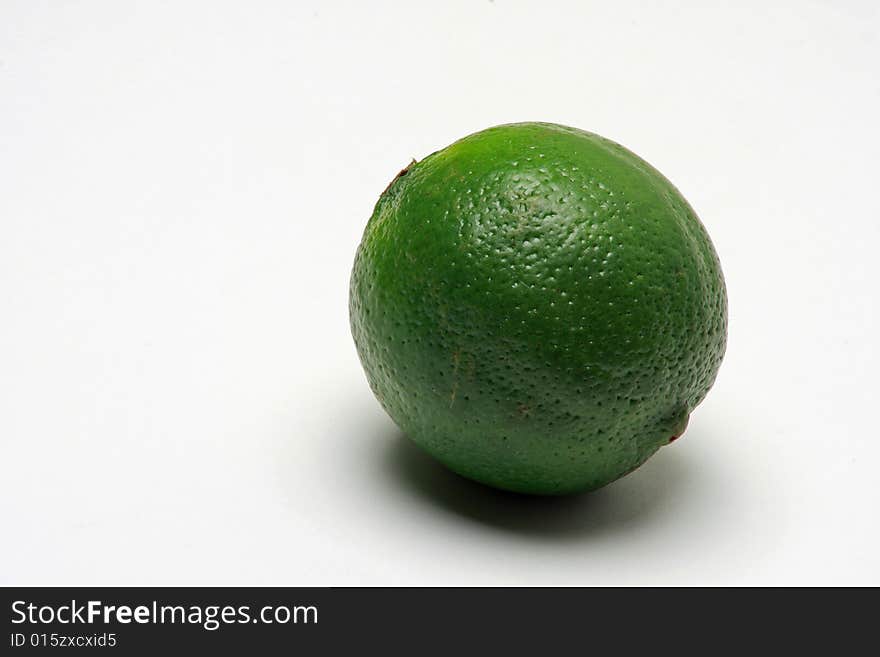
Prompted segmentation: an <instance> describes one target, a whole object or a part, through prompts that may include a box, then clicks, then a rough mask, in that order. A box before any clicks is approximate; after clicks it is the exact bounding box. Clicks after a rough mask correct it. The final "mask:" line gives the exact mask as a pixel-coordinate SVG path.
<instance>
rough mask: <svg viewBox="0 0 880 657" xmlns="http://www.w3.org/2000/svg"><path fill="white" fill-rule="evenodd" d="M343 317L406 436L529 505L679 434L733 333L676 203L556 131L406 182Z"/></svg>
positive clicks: (504, 133)
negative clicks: (523, 496) (528, 496)
mask: <svg viewBox="0 0 880 657" xmlns="http://www.w3.org/2000/svg"><path fill="white" fill-rule="evenodd" d="M350 313H351V327H352V333H353V335H354V340H355V344H356V346H357V350H358V354H359V355H360V359H361V362H362V364H363V366H364V369H365V371H366V374H367V378H368V380H369V383H370V386H371V388H372V390H373V392H374V393H375V395H376V397H377V398H378V400H379V401H380V402H381V404H382V406H383V407H384V408H385V410H386V411H387V412H388V414H389V415H390V416H391V418H392V419H393V420H394V421H395V422H396V423H397V424H398V425H399V426H400V428H401V429H402V430H403V431H404V432H405V433H406V435H408V436H409V437H410V438H411V439H412V440H413V441H415V442H416V443H417V444H418V445H419V446H421V447H422V448H423V449H424V450H426V451H427V452H428V453H429V454H431V455H433V456H434V457H435V458H436V459H437V460H439V461H441V462H442V463H444V464H446V465H447V466H448V467H449V468H451V469H452V470H454V471H455V472H457V473H459V474H461V475H463V476H465V477H468V478H470V479H474V480H476V481H480V482H482V483H485V484H488V485H490V486H495V487H498V488H503V489H507V490H512V491H519V492H524V493H536V494H562V493H570V492H574V491H580V490H591V489H595V488H598V487H600V486H603V485H605V484H607V483H609V482H611V481H614V480H615V479H617V478H618V477H621V476H622V475H625V474H626V473H628V472H630V471H632V470H633V469H635V468H637V467H638V466H639V465H641V464H642V463H644V462H645V460H646V459H648V458H649V457H650V456H651V455H652V454H653V453H654V452H656V451H657V450H658V449H659V448H660V447H662V446H663V445H666V444H667V443H669V442H670V441H671V440H673V439H675V438H676V437H678V436H679V435H680V434H681V433H682V432H683V431H684V429H685V427H686V425H687V421H688V417H689V415H690V413H691V411H692V410H693V409H694V408H695V407H696V406H697V404H699V403H700V402H701V401H702V399H703V398H704V397H705V395H706V393H707V392H708V390H709V388H710V387H711V386H712V383H713V382H714V380H715V376H716V373H717V372H718V367H719V365H720V364H721V359H722V356H723V355H724V349H725V343H726V334H727V300H726V293H725V287H724V279H723V277H722V274H721V267H720V264H719V261H718V256H717V255H716V253H715V250H714V248H713V247H712V244H711V242H710V240H709V236H708V235H707V233H706V230H705V228H704V227H703V225H702V224H701V223H700V220H699V219H698V218H697V216H696V214H695V213H694V211H693V209H692V208H691V207H690V205H688V203H687V201H685V199H684V198H683V197H682V195H681V194H680V193H679V192H678V190H677V189H676V188H675V187H674V186H673V185H672V183H670V182H669V181H668V180H667V179H666V178H664V177H663V175H661V174H660V173H659V172H658V171H657V170H656V169H654V168H653V167H652V166H651V165H649V164H648V163H646V162H645V161H644V160H642V159H640V158H639V157H638V156H636V155H634V154H633V153H631V152H630V151H628V150H626V149H625V148H623V147H622V146H620V145H618V144H616V143H614V142H612V141H609V140H607V139H604V138H602V137H599V136H598V135H595V134H592V133H589V132H584V131H581V130H577V129H574V128H568V127H564V126H560V125H554V124H549V123H519V124H512V125H503V126H498V127H494V128H490V129H488V130H484V131H482V132H478V133H476V134H473V135H470V136H469V137H465V138H464V139H462V140H460V141H457V142H455V143H454V144H452V145H451V146H449V147H447V148H444V149H443V150H441V151H438V152H436V153H433V154H431V155H429V156H428V157H426V158H425V159H423V160H422V161H421V162H414V163H413V164H411V165H410V166H408V167H407V168H406V169H404V170H403V171H401V172H400V173H399V174H398V176H397V177H396V178H395V179H394V180H393V181H392V183H391V184H390V185H389V186H388V188H387V189H386V190H385V192H384V193H383V194H382V196H381V197H380V198H379V201H378V202H377V204H376V207H375V210H374V211H373V215H372V217H371V218H370V220H369V223H368V224H367V227H366V230H365V232H364V236H363V240H362V242H361V245H360V247H359V249H358V251H357V256H356V258H355V263H354V269H353V272H352V277H351V294H350Z"/></svg>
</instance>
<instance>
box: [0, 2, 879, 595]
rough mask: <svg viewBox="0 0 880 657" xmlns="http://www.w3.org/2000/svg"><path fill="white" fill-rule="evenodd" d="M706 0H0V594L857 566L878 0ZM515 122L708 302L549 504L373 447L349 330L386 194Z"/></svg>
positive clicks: (868, 486) (867, 522)
mask: <svg viewBox="0 0 880 657" xmlns="http://www.w3.org/2000/svg"><path fill="white" fill-rule="evenodd" d="M733 4H734V3H705V2H700V3H697V2H693V3H685V2H676V3H671V2H664V3H654V2H644V3H627V2H593V3H586V2H571V3H562V2H551V1H547V0H544V1H541V2H531V3H526V2H513V1H510V0H495V2H489V1H477V0H473V1H468V2H464V1H459V2H439V1H436V2H394V3H392V2H386V3H384V4H377V3H363V2H351V3H333V4H330V3H321V2H314V3H306V2H238V3H217V2H205V3H191V2H109V1H108V2H61V1H58V2H36V1H32V2H28V1H21V2H9V1H7V2H4V3H3V4H2V8H0V446H2V455H0V514H2V516H0V522H2V530H0V531H2V539H0V583H4V584H95V585H97V584H127V585H134V584H181V585H183V584H217V585H220V584H254V585H263V584H266V585H268V584H277V585H307V584H308V585H327V584H351V585H355V584H380V585H381V584H875V585H876V584H880V526H878V524H880V521H878V516H880V513H878V503H880V484H878V478H880V477H878V473H880V429H878V427H880V414H878V404H877V393H878V385H877V381H878V377H877V372H878V369H880V359H878V348H877V342H878V337H880V330H878V328H880V327H878V312H877V306H878V296H880V295H878V280H880V267H878V249H880V234H878V225H880V188H878V153H880V130H878V117H880V13H878V9H877V6H878V5H877V3H873V2H867V1H866V2H854V1H850V2H835V3H832V2H746V3H736V6H732V5H733ZM728 5H731V6H728ZM523 120H543V121H554V122H559V123H565V124H569V125H573V126H577V127H581V128H584V129H588V130H591V131H594V132H598V133H600V134H602V135H605V136H607V137H609V138H611V139H614V140H616V141H619V142H621V143H623V144H624V145H626V146H628V147H629V148H631V149H632V150H634V151H635V152H637V153H639V154H640V155H641V156H642V157H644V158H645V159H647V160H648V161H650V162H651V163H653V164H654V165H655V166H657V167H658V168H659V169H660V170H661V171H663V172H664V173H665V174H666V175H667V176H668V177H669V178H670V179H671V180H672V181H673V182H674V183H675V184H676V185H677V186H678V187H679V188H680V189H681V191H682V192H683V193H684V194H685V196H687V198H688V199H689V200H690V201H691V203H692V204H693V205H694V207H695V208H696V209H697V211H698V213H699V214H700V216H701V217H702V219H703V221H704V223H705V224H706V226H707V228H708V230H709V232H710V234H711V235H712V237H713V240H714V242H715V245H716V248H717V250H718V252H719V254H720V256H721V259H722V263H723V266H724V271H725V274H726V277H727V282H728V286H729V295H730V316H731V321H730V338H729V348H728V353H727V357H726V360H725V362H724V365H723V366H722V369H721V373H720V376H719V378H718V381H717V384H716V386H715V388H714V389H713V390H712V392H711V393H710V395H709V397H708V399H707V400H706V401H705V403H704V404H703V405H702V406H701V407H700V408H699V409H698V410H697V411H696V413H695V414H694V416H693V417H692V419H691V426H690V429H689V430H688V432H687V434H686V436H685V437H684V438H683V439H682V440H680V441H678V442H677V443H676V444H675V445H674V446H671V447H669V448H666V449H663V450H661V453H659V454H658V455H657V456H656V457H655V458H653V459H652V460H651V461H650V462H649V463H648V464H647V465H645V466H644V467H643V468H641V469H640V470H639V471H637V472H636V473H634V474H632V475H631V476H628V477H626V478H625V479H623V480H621V481H620V482H618V483H615V484H613V485H611V486H609V487H607V488H606V489H603V490H602V491H600V492H598V493H595V494H592V495H586V496H580V497H574V498H566V499H528V498H518V497H515V496H509V495H503V494H498V493H495V492H492V491H490V490H488V489H484V488H482V487H479V486H477V485H473V484H469V483H467V482H464V481H462V480H460V479H458V478H456V477H454V476H453V475H450V474H448V473H447V472H446V471H445V470H443V469H442V468H441V467H440V466H437V465H435V464H434V463H433V462H432V461H430V460H429V459H427V458H426V457H424V456H422V455H421V453H420V452H418V451H417V450H416V449H415V448H414V447H411V446H410V445H409V444H408V443H406V442H404V439H403V438H402V437H401V436H400V434H399V432H398V431H397V430H396V429H395V428H394V426H393V425H392V423H391V422H390V420H389V419H388V418H387V417H386V416H385V415H384V413H383V412H382V410H381V409H380V407H379V405H378V403H376V401H375V400H374V399H373V398H372V395H371V393H370V391H369V389H368V387H367V384H366V380H365V378H364V376H363V373H362V371H361V369H360V365H359V363H358V360H357V356H356V353H355V350H354V347H353V344H352V340H351V338H350V335H349V328H348V317H347V312H348V309H347V295H348V277H349V271H350V266H351V262H352V259H353V256H354V252H355V248H356V246H357V243H358V241H359V239H360V235H361V232H362V230H363V227H364V225H365V223H366V220H367V218H368V216H369V215H370V212H371V210H372V206H373V203H374V202H375V200H376V198H377V197H378V195H379V193H380V192H381V190H382V189H383V188H384V187H385V185H386V184H387V183H388V181H389V180H390V179H391V178H392V177H393V176H394V174H395V173H396V172H397V171H398V170H399V169H400V168H401V166H402V165H404V164H406V163H407V162H409V160H410V159H411V158H413V157H415V158H421V157H424V156H425V155H427V154H428V153H430V152H431V151H433V150H436V149H438V148H441V147H443V146H445V145H447V144H448V143H450V142H452V141H454V140H455V139H457V138H459V137H461V136H463V135H465V134H468V133H470V132H474V131H476V130H479V129H482V128H485V127H488V126H490V125H494V124H498V123H505V122H511V121H523Z"/></svg>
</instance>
